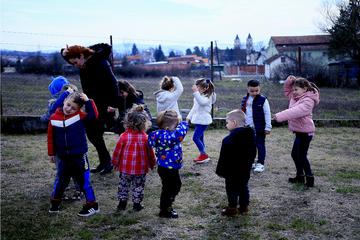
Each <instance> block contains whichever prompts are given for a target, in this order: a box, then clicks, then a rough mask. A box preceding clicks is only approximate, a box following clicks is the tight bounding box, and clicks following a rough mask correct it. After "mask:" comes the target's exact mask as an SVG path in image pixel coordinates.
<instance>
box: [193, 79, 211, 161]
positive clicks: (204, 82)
mask: <svg viewBox="0 0 360 240" xmlns="http://www.w3.org/2000/svg"><path fill="white" fill-rule="evenodd" d="M192 90H193V95H194V105H193V107H192V108H191V110H190V112H189V114H188V116H187V117H186V119H187V120H188V121H190V122H191V123H192V124H195V130H194V135H193V141H194V143H195V144H196V146H197V148H198V149H199V152H200V155H199V156H198V157H197V158H195V159H193V161H194V162H195V163H197V164H198V163H205V162H208V161H209V160H210V158H209V155H208V154H207V153H206V149H205V147H206V146H205V142H204V132H205V130H206V128H207V127H208V126H209V125H210V124H211V123H212V117H211V108H212V104H214V103H215V101H216V94H215V86H214V84H213V83H212V82H211V81H210V80H209V79H205V78H200V79H198V80H196V81H195V84H194V85H193V86H192Z"/></svg>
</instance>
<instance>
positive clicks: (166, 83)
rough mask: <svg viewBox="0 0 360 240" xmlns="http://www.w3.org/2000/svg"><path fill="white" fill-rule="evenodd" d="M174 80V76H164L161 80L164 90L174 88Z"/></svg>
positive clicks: (161, 86)
mask: <svg viewBox="0 0 360 240" xmlns="http://www.w3.org/2000/svg"><path fill="white" fill-rule="evenodd" d="M174 86H175V85H174V80H173V78H172V77H168V76H164V77H163V78H162V79H161V81H160V88H161V89H162V90H167V91H169V90H170V89H172V88H173V87H174Z"/></svg>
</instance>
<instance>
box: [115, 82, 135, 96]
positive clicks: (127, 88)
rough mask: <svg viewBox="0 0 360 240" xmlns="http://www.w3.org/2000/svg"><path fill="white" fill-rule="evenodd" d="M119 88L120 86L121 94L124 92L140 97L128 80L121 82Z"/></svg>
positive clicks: (118, 84)
mask: <svg viewBox="0 0 360 240" xmlns="http://www.w3.org/2000/svg"><path fill="white" fill-rule="evenodd" d="M117 86H118V89H119V92H120V91H124V92H127V93H129V94H130V95H133V96H135V97H137V96H138V93H137V92H136V88H135V87H134V86H133V85H132V84H131V83H129V82H128V81H126V80H119V81H118V83H117Z"/></svg>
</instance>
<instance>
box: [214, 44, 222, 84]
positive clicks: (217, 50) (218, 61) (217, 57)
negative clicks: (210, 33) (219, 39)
mask: <svg viewBox="0 0 360 240" xmlns="http://www.w3.org/2000/svg"><path fill="white" fill-rule="evenodd" d="M215 48H216V60H217V63H218V64H217V65H218V68H219V77H220V80H222V79H221V69H220V60H219V49H218V47H217V43H216V41H215Z"/></svg>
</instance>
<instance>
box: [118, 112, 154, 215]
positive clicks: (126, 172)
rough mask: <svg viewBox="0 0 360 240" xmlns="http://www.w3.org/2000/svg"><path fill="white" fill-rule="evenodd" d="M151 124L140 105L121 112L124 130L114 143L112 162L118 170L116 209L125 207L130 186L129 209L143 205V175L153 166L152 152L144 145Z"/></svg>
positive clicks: (146, 143)
mask: <svg viewBox="0 0 360 240" xmlns="http://www.w3.org/2000/svg"><path fill="white" fill-rule="evenodd" d="M150 126H151V122H150V120H149V117H148V115H147V113H146V111H145V107H144V106H143V105H134V106H133V107H132V108H131V109H130V110H129V111H128V112H127V113H126V115H125V120H124V127H125V129H126V130H125V132H123V133H122V134H121V135H120V138H119V140H118V142H117V144H116V146H115V150H114V153H113V156H112V164H113V166H114V168H115V169H117V170H118V171H119V172H120V173H119V187H118V200H119V205H118V207H117V209H118V211H122V210H125V209H126V205H127V201H128V198H129V189H130V187H131V185H132V201H133V210H134V211H140V210H141V209H143V208H144V206H143V205H142V204H141V202H142V201H143V198H144V188H145V181H146V174H147V173H148V170H149V168H150V169H153V168H154V166H155V154H154V151H153V149H152V148H151V147H150V146H149V144H148V136H147V134H146V130H148V129H149V128H150Z"/></svg>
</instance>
